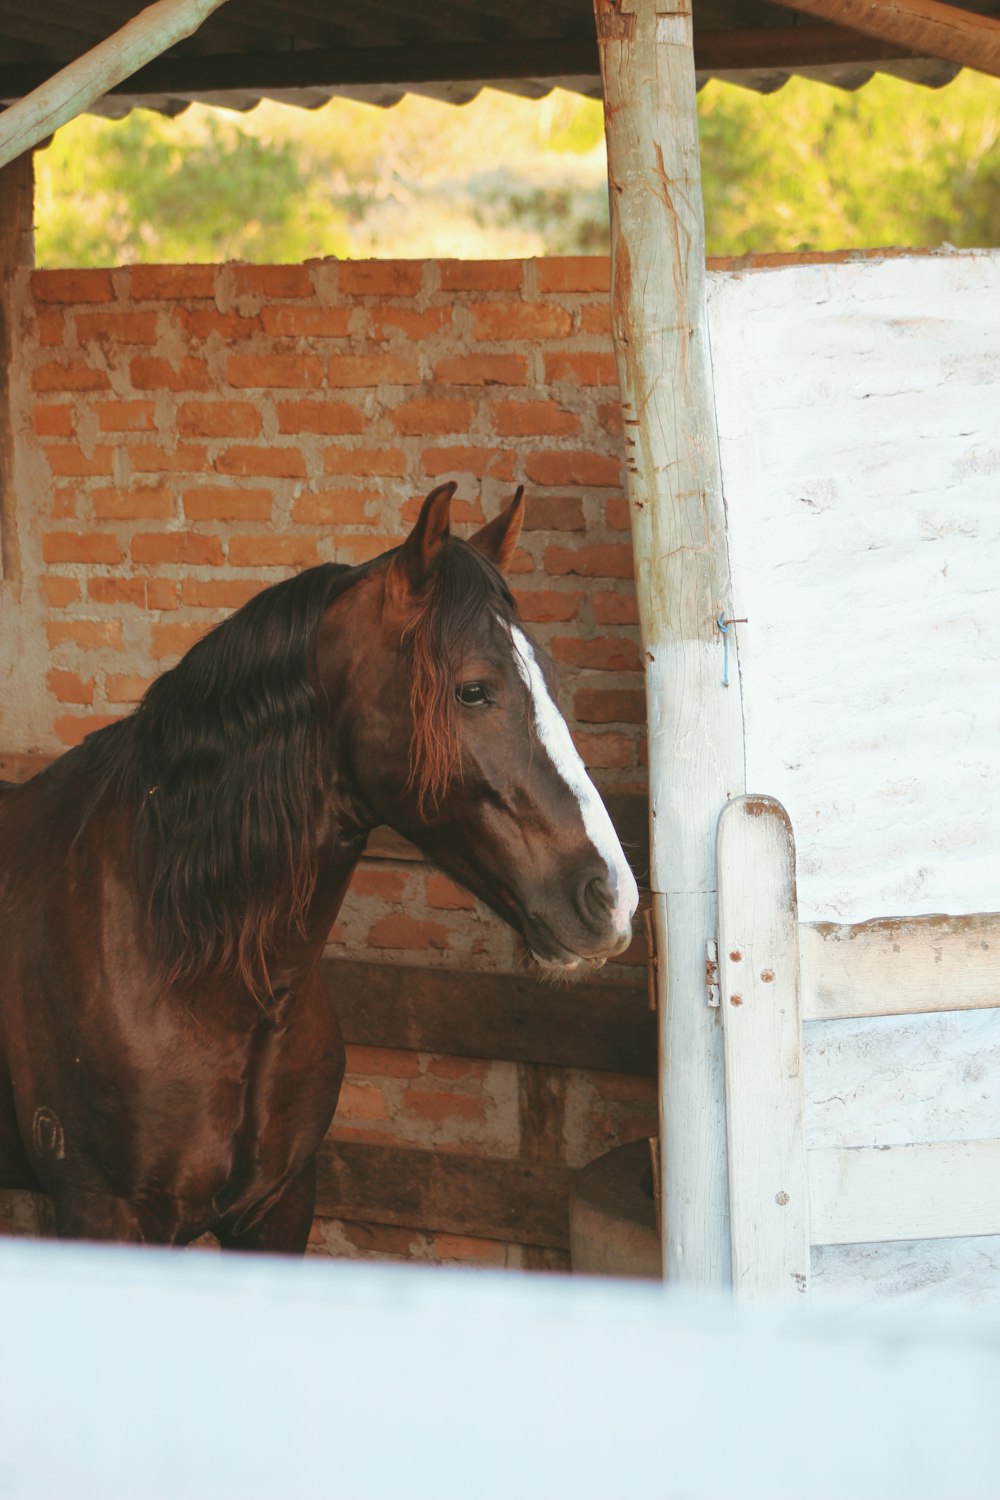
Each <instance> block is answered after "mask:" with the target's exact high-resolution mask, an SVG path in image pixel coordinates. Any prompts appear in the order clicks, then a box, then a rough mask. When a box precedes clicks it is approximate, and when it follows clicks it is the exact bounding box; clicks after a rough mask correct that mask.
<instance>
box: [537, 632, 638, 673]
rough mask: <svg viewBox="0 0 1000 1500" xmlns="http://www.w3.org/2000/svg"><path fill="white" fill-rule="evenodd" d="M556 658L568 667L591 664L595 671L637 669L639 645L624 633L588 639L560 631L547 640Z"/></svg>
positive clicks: (588, 665)
mask: <svg viewBox="0 0 1000 1500" xmlns="http://www.w3.org/2000/svg"><path fill="white" fill-rule="evenodd" d="M549 651H550V653H551V655H552V656H553V657H554V658H555V660H556V661H560V662H564V663H565V664H566V665H567V666H571V667H592V668H594V669H595V670H597V671H599V672H638V671H640V670H641V668H642V663H641V661H640V660H639V647H638V646H637V645H636V643H635V641H632V640H629V639H628V637H627V636H620V635H601V636H596V637H591V638H590V639H587V638H585V637H584V636H579V635H560V636H556V638H555V639H554V640H552V641H550V642H549Z"/></svg>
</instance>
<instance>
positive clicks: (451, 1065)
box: [427, 1056, 490, 1083]
mask: <svg viewBox="0 0 1000 1500" xmlns="http://www.w3.org/2000/svg"><path fill="white" fill-rule="evenodd" d="M489 1068H490V1063H489V1062H488V1061H487V1060H486V1058H483V1057H444V1056H437V1057H429V1058H428V1059H427V1072H428V1074H429V1076H430V1077H431V1078H441V1079H445V1080H447V1081H448V1082H449V1083H459V1082H461V1081H463V1080H464V1081H465V1082H467V1083H482V1082H483V1081H484V1080H485V1078H486V1074H487V1072H488V1071H489Z"/></svg>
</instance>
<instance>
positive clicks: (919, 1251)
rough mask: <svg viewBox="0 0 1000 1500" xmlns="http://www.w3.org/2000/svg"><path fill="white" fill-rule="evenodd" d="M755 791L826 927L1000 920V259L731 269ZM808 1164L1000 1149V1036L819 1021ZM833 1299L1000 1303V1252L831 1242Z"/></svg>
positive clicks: (725, 386) (810, 1048) (737, 577)
mask: <svg viewBox="0 0 1000 1500" xmlns="http://www.w3.org/2000/svg"><path fill="white" fill-rule="evenodd" d="M709 280H710V285H709V315H710V330H711V338H712V355H713V364H714V370H715V386H716V398H717V406H718V416H719V433H720V443H721V452H722V467H723V482H724V488H725V495H726V505H727V515H728V525H729V537H730V558H731V566H732V575H733V603H734V613H735V614H736V615H737V616H742V615H745V616H747V617H748V624H746V625H741V626H739V627H737V628H738V630H739V645H740V670H741V674H742V687H743V702H744V714H745V723H746V755H747V786H748V787H749V788H750V790H751V791H759V792H764V793H767V794H770V795H772V796H775V797H777V798H779V799H780V800H781V801H782V802H783V803H784V805H785V806H786V807H787V808H788V810H789V813H790V814H791V819H792V825H793V827H794V830H795V840H796V845H797V850H798V893H799V911H800V917H801V919H802V920H803V921H831V920H832V921H840V922H857V921H862V920H864V919H866V918H869V917H873V916H887V915H891V914H894V913H899V912H908V913H914V914H915V913H920V912H924V913H930V912H952V913H964V912H972V911H987V910H995V909H997V906H998V905H1000V797H998V795H997V787H998V785H1000V565H998V558H1000V545H998V544H1000V253H997V252H966V253H961V254H959V253H954V254H945V255H934V256H914V257H903V258H893V259H887V260H884V261H858V262H848V263H842V264H836V265H813V266H797V267H784V268H780V269H776V270H762V271H747V272H726V273H716V274H714V275H713V276H711V277H710V278H709ZM804 1084H805V1095H806V1134H807V1140H808V1144H809V1145H810V1146H811V1147H838V1146H849V1145H860V1144H869V1145H876V1144H890V1143H900V1142H906V1141H922V1140H929V1139H952V1140H971V1139H977V1138H984V1137H993V1136H997V1135H998V1134H1000V1016H998V1015H997V1014H996V1013H990V1012H966V1013H963V1014H956V1015H949V1016H943V1015H928V1016H920V1017H905V1018H904V1017H887V1018H880V1019H878V1020H859V1021H856V1022H850V1023H846V1024H845V1023H839V1024H838V1025H837V1026H836V1027H833V1026H832V1025H830V1024H829V1023H826V1022H812V1023H809V1024H808V1025H807V1026H806V1059H805V1078H804ZM812 1270H813V1285H814V1288H816V1289H817V1290H821V1289H833V1290H838V1291H849V1292H850V1293H851V1294H852V1295H853V1296H858V1297H861V1298H863V1299H872V1298H878V1297H881V1296H883V1295H891V1296H894V1297H899V1296H902V1297H908V1298H911V1299H914V1300H935V1299H939V1298H941V1297H947V1296H952V1295H954V1296H959V1297H962V1298H964V1299H966V1300H970V1301H973V1302H991V1303H992V1302H995V1303H1000V1239H997V1238H992V1239H991V1238H980V1239H968V1240H954V1241H936V1242H933V1243H931V1242H916V1243H903V1244H896V1245H882V1246H878V1247H874V1246H868V1247H865V1246H834V1247H826V1248H824V1249H823V1250H821V1251H814V1252H813V1266H812Z"/></svg>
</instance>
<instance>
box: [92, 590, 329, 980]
mask: <svg viewBox="0 0 1000 1500" xmlns="http://www.w3.org/2000/svg"><path fill="white" fill-rule="evenodd" d="M351 571H352V570H350V569H346V568H338V567H334V566H331V565H327V566H324V567H320V568H313V569H309V570H308V571H307V572H305V573H302V574H299V575H298V576H297V577H295V578H293V579H289V580H287V582H285V583H282V584H278V585H276V586H275V587H274V588H271V589H267V590H265V591H264V592H263V593H261V594H259V595H257V596H255V598H253V599H252V600H250V602H249V603H248V604H246V605H244V607H243V608H242V609H241V610H239V611H238V612H237V613H236V614H234V615H232V616H230V618H229V619H227V620H225V621H223V623H222V624H221V625H219V626H217V627H216V628H215V629H214V630H213V631H211V632H210V633H209V634H208V635H207V636H205V637H204V638H203V639H202V640H201V641H199V642H198V643H197V644H196V645H195V646H194V647H193V648H192V649H191V650H190V651H189V652H188V653H187V655H186V656H185V657H183V658H182V659H181V661H180V662H179V663H178V664H177V666H176V667H174V668H173V669H172V670H171V671H169V672H167V673H165V674H164V675H163V676H162V677H160V678H158V679H157V680H156V681H155V682H154V683H153V684H152V685H151V686H150V688H149V689H148V691H147V693H146V695H145V697H144V698H143V700H142V702H141V703H140V705H139V707H138V708H137V710H136V711H135V713H134V714H133V715H132V716H131V717H130V718H129V719H127V720H125V721H123V722H122V723H121V724H120V725H116V726H113V732H112V733H111V737H110V738H109V739H108V740H107V750H106V752H105V753H106V769H105V774H104V776H103V778H102V785H103V786H104V787H105V788H108V787H110V788H113V789H114V790H115V791H116V792H118V793H119V794H121V795H122V798H123V801H125V803H126V804H127V805H130V806H131V809H132V814H133V831H132V857H133V862H134V868H135V877H136V880H137V884H138V887H139V891H140V897H141V900H142V902H143V905H144V907H145V910H146V914H147V918H148V921H149V924H150V935H151V941H152V947H153V949H154V952H155V953H156V955H157V957H158V958H159V959H160V961H161V963H162V964H163V966H164V969H165V970H166V972H167V974H168V976H169V978H170V979H171V980H194V979H197V978H201V977H203V976H205V975H207V974H210V973H222V972H227V971H228V972H236V973H238V974H239V975H240V977H241V978H242V979H243V981H244V983H245V984H246V985H247V987H248V988H249V989H250V990H251V991H252V992H253V993H254V994H256V995H258V996H261V995H263V994H266V993H267V988H268V984H267V970H266V955H267V953H268V952H269V951H270V950H271V949H272V948H273V945H274V943H275V942H276V941H278V942H280V941H281V940H282V939H287V938H289V937H292V936H294V935H295V934H296V933H300V932H301V931H302V930H303V925H304V920H305V915H306V912H307V909H308V906H309V902H310V900H311V898H312V895H313V891H314V888H315V883H316V878H317V852H316V848H315V822H316V819H315V813H316V811H317V806H318V801H319V797H320V793H321V715H320V714H319V713H318V711H317V710H318V702H317V695H316V686H315V684H314V674H313V672H312V670H311V669H312V658H313V647H314V642H315V637H316V632H317V629H318V626H319V623H320V620H321V619H322V616H323V613H324V611H325V609H326V608H327V605H328V604H329V603H330V602H331V600H332V598H334V597H335V596H336V594H337V593H338V592H339V589H340V588H341V587H342V586H343V585H344V584H345V583H347V582H348V581H349V579H348V577H347V575H348V574H349V573H350V572H351ZM114 731H117V732H114ZM105 733H108V732H105Z"/></svg>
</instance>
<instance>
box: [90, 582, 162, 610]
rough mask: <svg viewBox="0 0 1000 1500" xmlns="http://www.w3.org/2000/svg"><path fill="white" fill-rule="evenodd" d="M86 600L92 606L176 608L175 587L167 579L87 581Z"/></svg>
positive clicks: (152, 608)
mask: <svg viewBox="0 0 1000 1500" xmlns="http://www.w3.org/2000/svg"><path fill="white" fill-rule="evenodd" d="M87 597H88V598H89V599H92V600H93V602H94V603H95V604H114V605H122V604H131V605H133V606H135V607H136V608H137V609H151V610H164V609H176V608H177V585H176V583H175V582H174V581H173V579H171V578H91V579H90V580H89V581H88V583H87Z"/></svg>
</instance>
